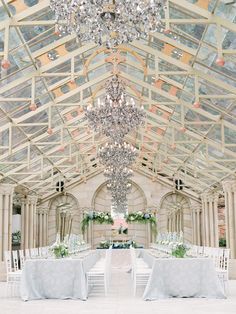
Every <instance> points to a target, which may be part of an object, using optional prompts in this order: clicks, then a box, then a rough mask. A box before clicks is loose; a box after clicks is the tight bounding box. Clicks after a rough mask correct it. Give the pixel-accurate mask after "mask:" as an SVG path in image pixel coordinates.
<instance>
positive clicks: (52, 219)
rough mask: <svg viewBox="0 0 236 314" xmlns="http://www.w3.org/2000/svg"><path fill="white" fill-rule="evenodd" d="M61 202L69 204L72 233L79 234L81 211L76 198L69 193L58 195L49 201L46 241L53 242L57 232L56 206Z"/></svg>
mask: <svg viewBox="0 0 236 314" xmlns="http://www.w3.org/2000/svg"><path fill="white" fill-rule="evenodd" d="M61 204H69V205H70V208H71V211H72V212H73V222H72V226H71V233H72V234H81V230H80V222H81V219H82V213H81V211H80V210H79V204H78V200H77V199H76V198H75V197H74V196H73V195H72V194H69V193H66V194H63V195H58V196H56V197H54V198H53V199H52V200H51V202H50V203H49V215H48V242H49V244H51V243H53V242H54V241H55V239H56V234H57V232H58V230H57V229H58V207H59V206H60V205H61Z"/></svg>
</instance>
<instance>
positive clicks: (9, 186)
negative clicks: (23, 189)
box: [0, 183, 15, 195]
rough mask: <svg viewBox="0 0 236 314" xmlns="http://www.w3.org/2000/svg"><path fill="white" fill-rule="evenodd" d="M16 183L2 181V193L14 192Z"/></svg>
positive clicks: (0, 192)
mask: <svg viewBox="0 0 236 314" xmlns="http://www.w3.org/2000/svg"><path fill="white" fill-rule="evenodd" d="M14 188H15V184H9V183H0V194H1V195H6V194H7V195H11V194H13V192H14Z"/></svg>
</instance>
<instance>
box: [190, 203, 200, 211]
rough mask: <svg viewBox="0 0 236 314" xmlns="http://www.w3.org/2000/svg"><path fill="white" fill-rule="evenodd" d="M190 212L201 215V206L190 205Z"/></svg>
mask: <svg viewBox="0 0 236 314" xmlns="http://www.w3.org/2000/svg"><path fill="white" fill-rule="evenodd" d="M191 210H192V212H193V213H201V211H202V206H201V204H196V205H192V206H191Z"/></svg>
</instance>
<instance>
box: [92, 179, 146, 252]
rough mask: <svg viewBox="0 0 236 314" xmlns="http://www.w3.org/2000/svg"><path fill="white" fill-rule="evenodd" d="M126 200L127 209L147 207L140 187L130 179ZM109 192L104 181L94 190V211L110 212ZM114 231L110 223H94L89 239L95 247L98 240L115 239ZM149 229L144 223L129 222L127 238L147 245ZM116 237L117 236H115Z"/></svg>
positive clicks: (137, 209)
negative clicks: (130, 184)
mask: <svg viewBox="0 0 236 314" xmlns="http://www.w3.org/2000/svg"><path fill="white" fill-rule="evenodd" d="M127 200H128V211H129V212H134V211H142V210H144V209H145V208H147V199H146V196H145V194H144V192H143V190H142V189H141V187H140V186H139V185H138V184H136V183H135V182H133V181H132V189H131V192H130V193H129V194H128V196H127ZM111 204H112V202H111V194H110V193H109V191H107V188H106V182H105V183H103V184H101V185H100V186H99V187H98V189H97V190H96V191H95V193H94V196H93V199H92V204H91V205H92V208H94V210H95V211H106V212H111ZM114 232H115V231H114V230H112V227H111V226H110V225H108V226H107V225H96V224H94V225H93V226H92V228H91V230H90V235H89V238H90V241H91V243H92V245H93V247H97V246H98V245H99V242H100V241H102V240H110V239H111V240H114V241H115V240H116V235H115V233H114ZM149 233H150V230H149V228H148V226H147V225H144V224H136V223H133V224H129V225H128V235H127V237H124V239H125V238H127V240H130V239H132V240H134V241H136V242H137V243H138V244H140V245H143V246H144V247H147V246H148V242H149V240H150V234H149ZM117 239H118V237H117Z"/></svg>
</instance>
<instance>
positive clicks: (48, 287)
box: [20, 252, 99, 301]
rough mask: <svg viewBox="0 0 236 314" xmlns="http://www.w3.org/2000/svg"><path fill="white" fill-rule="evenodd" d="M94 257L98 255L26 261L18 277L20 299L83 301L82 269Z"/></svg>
mask: <svg viewBox="0 0 236 314" xmlns="http://www.w3.org/2000/svg"><path fill="white" fill-rule="evenodd" d="M98 258H99V254H98V253H97V252H93V253H91V254H89V255H87V256H86V257H84V258H64V259H46V260H45V259H35V260H34V259H32V260H27V261H26V263H25V266H24V269H23V272H22V278H21V288H20V294H21V299H22V300H24V301H27V300H38V299H81V300H86V299H87V296H88V291H87V283H86V272H87V271H88V270H89V269H90V268H91V267H92V266H93V265H94V264H95V263H96V261H97V260H98Z"/></svg>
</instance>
